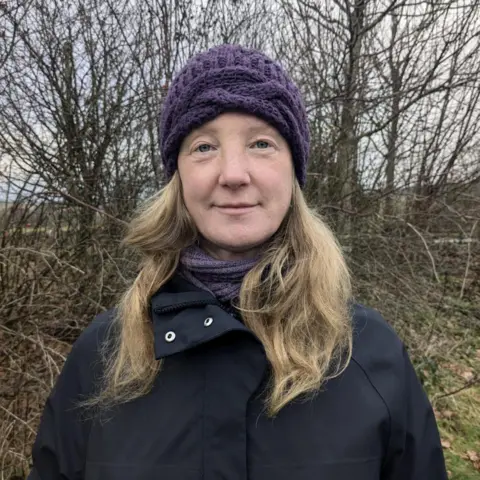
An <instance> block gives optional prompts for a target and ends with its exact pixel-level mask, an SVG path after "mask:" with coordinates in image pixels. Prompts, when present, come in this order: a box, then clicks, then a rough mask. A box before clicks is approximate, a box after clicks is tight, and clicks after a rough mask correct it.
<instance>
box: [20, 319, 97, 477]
mask: <svg viewBox="0 0 480 480" xmlns="http://www.w3.org/2000/svg"><path fill="white" fill-rule="evenodd" d="M97 340H98V327H97V325H96V324H92V325H90V326H89V327H88V328H87V329H86V330H85V331H84V332H83V333H82V334H81V335H80V337H79V339H78V340H77V342H75V344H74V345H73V347H72V350H71V352H70V354H69V355H68V357H67V360H66V362H65V364H64V366H63V369H62V371H61V373H60V375H59V377H58V379H57V382H56V384H55V386H54V388H53V390H52V392H51V394H50V395H49V397H48V399H47V402H46V404H45V408H44V411H43V414H42V418H41V421H40V426H39V429H38V433H37V436H36V439H35V442H34V445H33V449H32V460H33V468H32V470H31V472H30V474H29V476H28V480H80V479H83V478H84V469H85V459H86V446H87V437H88V434H89V431H90V426H91V418H90V417H91V415H89V414H88V413H87V410H86V409H85V408H81V407H80V406H79V402H80V401H82V400H85V399H86V398H87V397H88V396H89V395H91V394H92V393H93V390H94V389H93V386H94V381H95V374H94V372H95V371H96V370H97V371H98V364H99V362H98V359H99V355H98V346H99V342H98V341H97Z"/></svg>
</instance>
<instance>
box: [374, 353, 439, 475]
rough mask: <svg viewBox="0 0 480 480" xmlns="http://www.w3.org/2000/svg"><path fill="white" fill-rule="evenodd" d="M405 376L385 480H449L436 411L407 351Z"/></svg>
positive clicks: (393, 417) (393, 416)
mask: <svg viewBox="0 0 480 480" xmlns="http://www.w3.org/2000/svg"><path fill="white" fill-rule="evenodd" d="M403 376H404V383H403V389H402V390H403V393H402V394H401V395H399V398H398V399H397V400H398V402H397V407H396V408H394V410H393V413H392V419H391V437H390V445H389V453H388V458H387V461H386V463H385V464H384V469H383V475H382V480H447V478H448V476H447V472H446V468H445V460H444V457H443V450H442V445H441V442H440V436H439V432H438V428H437V424H436V421H435V416H434V413H433V409H432V407H431V405H430V402H429V400H428V398H427V396H426V394H425V392H424V390H423V387H422V385H421V383H420V381H419V379H418V377H417V375H416V373H415V370H414V368H413V366H412V363H411V361H410V359H409V357H408V354H407V352H406V351H405V350H404V351H403Z"/></svg>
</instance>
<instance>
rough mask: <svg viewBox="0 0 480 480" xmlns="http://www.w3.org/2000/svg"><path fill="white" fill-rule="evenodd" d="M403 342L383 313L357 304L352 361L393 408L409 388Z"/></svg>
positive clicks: (355, 307)
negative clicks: (407, 387)
mask: <svg viewBox="0 0 480 480" xmlns="http://www.w3.org/2000/svg"><path fill="white" fill-rule="evenodd" d="M406 357H407V354H406V351H405V347H404V344H403V342H402V341H401V340H400V338H399V337H398V335H397V334H396V333H395V331H394V329H393V328H392V327H391V326H390V325H389V324H388V323H387V322H386V321H385V319H384V318H383V317H382V315H380V313H379V312H378V311H376V310H374V309H372V308H368V307H365V306H364V305H361V304H355V305H354V306H353V351H352V361H353V362H354V363H355V364H357V366H358V367H359V368H360V369H361V370H362V371H363V374H364V375H365V376H366V377H367V379H368V381H369V382H370V383H371V384H372V386H373V387H374V389H375V390H376V391H377V392H378V394H379V395H380V396H381V397H382V399H383V401H384V402H385V403H386V405H387V407H388V408H389V410H390V408H391V406H392V404H394V403H395V398H397V397H398V394H401V392H402V391H403V390H404V387H405V360H406Z"/></svg>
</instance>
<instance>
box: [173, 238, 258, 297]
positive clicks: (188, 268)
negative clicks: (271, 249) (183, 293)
mask: <svg viewBox="0 0 480 480" xmlns="http://www.w3.org/2000/svg"><path fill="white" fill-rule="evenodd" d="M257 262H258V258H253V259H247V260H231V261H227V260H217V259H215V258H212V257H211V256H210V255H208V254H207V253H205V252H204V251H203V250H202V249H201V248H200V247H198V246H197V245H192V246H190V247H187V248H186V249H184V250H183V251H182V253H181V255H180V273H181V274H182V275H183V276H184V277H185V278H186V279H187V280H189V281H190V282H192V283H193V284H194V285H196V286H197V287H200V288H203V289H204V290H207V291H209V292H210V293H212V294H213V295H215V297H216V298H217V299H218V300H219V301H220V302H226V301H229V300H232V299H234V298H236V297H238V295H239V293H240V287H241V286H242V281H243V277H245V275H246V274H247V273H248V271H249V270H251V269H252V267H253V266H254V265H255V264H256V263H257Z"/></svg>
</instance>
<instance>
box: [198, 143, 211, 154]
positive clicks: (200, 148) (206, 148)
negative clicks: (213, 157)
mask: <svg viewBox="0 0 480 480" xmlns="http://www.w3.org/2000/svg"><path fill="white" fill-rule="evenodd" d="M211 148H212V147H211V146H210V145H209V144H208V143H202V144H201V145H199V146H198V147H197V148H196V149H195V151H196V152H200V153H207V152H209V151H210V149H211Z"/></svg>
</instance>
